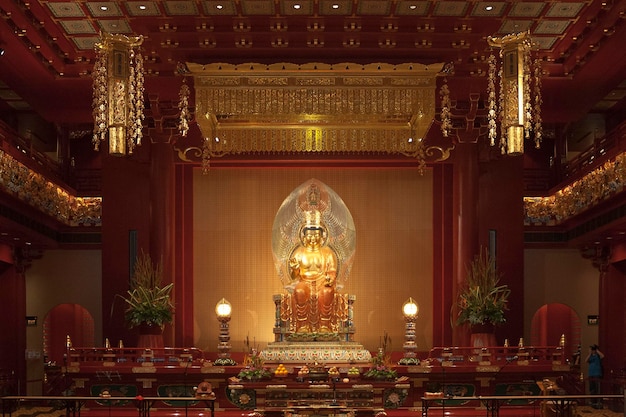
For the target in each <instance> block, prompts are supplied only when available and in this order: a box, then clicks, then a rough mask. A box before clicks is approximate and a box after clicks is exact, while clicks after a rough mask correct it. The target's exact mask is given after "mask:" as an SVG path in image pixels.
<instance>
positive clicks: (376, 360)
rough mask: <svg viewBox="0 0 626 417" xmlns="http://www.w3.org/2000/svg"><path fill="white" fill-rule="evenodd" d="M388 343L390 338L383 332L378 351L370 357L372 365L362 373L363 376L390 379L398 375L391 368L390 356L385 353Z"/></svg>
mask: <svg viewBox="0 0 626 417" xmlns="http://www.w3.org/2000/svg"><path fill="white" fill-rule="evenodd" d="M390 343H391V339H390V338H389V335H387V333H386V332H385V336H384V337H383V339H382V340H381V347H379V348H378V353H377V354H376V355H375V356H373V357H372V367H371V368H370V369H368V370H367V371H366V372H365V373H364V374H363V376H364V377H365V378H372V379H384V380H392V379H396V378H397V377H398V373H397V372H396V370H395V369H393V365H392V363H391V357H390V356H389V354H387V353H386V352H387V348H388V346H389V344H390Z"/></svg>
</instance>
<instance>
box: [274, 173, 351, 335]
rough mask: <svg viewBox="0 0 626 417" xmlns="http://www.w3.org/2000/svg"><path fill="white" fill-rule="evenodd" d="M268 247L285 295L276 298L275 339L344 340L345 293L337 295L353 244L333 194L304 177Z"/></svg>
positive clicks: (340, 205) (276, 221) (346, 220)
mask: <svg viewBox="0 0 626 417" xmlns="http://www.w3.org/2000/svg"><path fill="white" fill-rule="evenodd" d="M272 235H273V236H272V251H273V253H274V260H275V265H276V269H277V271H278V274H279V276H280V278H281V280H282V282H283V285H284V288H285V289H286V290H287V293H286V294H282V295H280V296H279V297H280V298H279V299H277V300H275V301H276V302H277V322H276V325H275V330H274V331H275V333H276V334H277V335H281V337H279V339H278V340H283V339H282V336H284V338H285V339H286V340H292V341H310V340H340V339H342V334H345V335H346V336H345V337H343V339H344V340H345V339H347V338H348V336H347V335H348V333H349V328H350V327H351V324H350V322H349V311H348V297H347V295H345V294H342V293H341V290H342V288H343V283H344V282H345V280H346V279H347V277H348V275H349V272H350V269H351V265H352V259H353V255H354V250H355V246H356V232H355V230H354V222H353V220H352V216H351V215H350V212H349V210H348V209H347V207H346V206H345V204H344V203H343V201H342V200H341V198H339V196H338V195H337V194H336V193H335V192H334V191H333V190H331V189H330V188H329V187H327V186H326V185H325V184H323V183H321V182H320V181H317V180H314V179H312V180H309V181H307V182H305V183H304V184H302V185H301V186H300V187H298V188H297V189H296V190H294V191H293V192H292V193H291V195H290V196H289V197H288V198H287V199H286V200H285V201H284V202H283V204H282V205H281V208H280V209H279V211H278V213H277V215H276V218H275V219H274V227H273V230H272Z"/></svg>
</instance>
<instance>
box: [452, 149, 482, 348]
mask: <svg viewBox="0 0 626 417" xmlns="http://www.w3.org/2000/svg"><path fill="white" fill-rule="evenodd" d="M478 183H479V177H478V145H477V144H476V143H459V144H457V147H456V149H455V150H454V188H453V192H454V210H453V212H452V217H453V219H455V222H454V230H455V233H454V234H455V237H456V240H455V242H454V248H455V253H454V256H453V257H452V261H453V262H454V265H455V270H454V285H453V288H452V291H451V293H450V297H451V298H452V305H453V306H456V299H457V291H458V288H459V286H460V285H461V284H462V283H463V282H465V276H466V268H467V265H468V264H469V262H470V261H471V260H472V259H473V257H474V255H475V254H476V253H477V252H478V214H477V208H478V204H479V192H478ZM452 311H453V313H452V314H453V317H452V318H451V320H452V321H453V322H454V317H455V314H456V309H454V308H453V309H452ZM466 327H467V326H461V327H457V326H455V327H454V328H453V335H452V342H453V345H455V346H469V345H470V334H469V329H468V328H466Z"/></svg>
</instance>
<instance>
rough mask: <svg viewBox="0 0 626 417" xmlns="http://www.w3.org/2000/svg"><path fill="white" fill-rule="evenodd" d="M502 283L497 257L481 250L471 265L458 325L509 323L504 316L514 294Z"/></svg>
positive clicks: (462, 291) (460, 300) (460, 303)
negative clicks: (500, 283) (509, 300)
mask: <svg viewBox="0 0 626 417" xmlns="http://www.w3.org/2000/svg"><path fill="white" fill-rule="evenodd" d="M499 282H500V273H498V270H497V268H496V261H495V259H494V257H493V256H491V255H490V254H489V253H488V251H487V250H486V249H483V248H481V250H480V253H479V254H478V255H476V257H475V258H474V260H473V261H472V262H471V263H470V265H469V267H468V271H467V279H466V281H465V285H464V286H463V287H462V288H461V290H460V292H459V299H458V304H457V305H458V308H459V315H458V317H457V320H456V323H457V325H461V324H465V323H469V324H470V325H483V324H491V325H496V324H500V323H504V322H505V321H506V318H505V317H504V312H505V310H507V303H508V299H509V295H510V294H511V290H510V289H509V287H508V286H507V285H499Z"/></svg>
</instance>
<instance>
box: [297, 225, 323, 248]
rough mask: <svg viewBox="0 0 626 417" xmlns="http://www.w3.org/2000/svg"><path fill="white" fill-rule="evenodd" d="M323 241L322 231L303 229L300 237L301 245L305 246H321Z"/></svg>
mask: <svg viewBox="0 0 626 417" xmlns="http://www.w3.org/2000/svg"><path fill="white" fill-rule="evenodd" d="M323 241H324V232H323V230H322V229H305V230H304V233H303V236H302V243H303V244H304V245H306V246H311V247H316V246H321V245H322V242H323Z"/></svg>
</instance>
